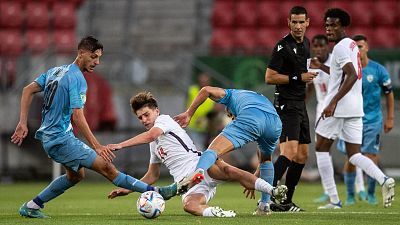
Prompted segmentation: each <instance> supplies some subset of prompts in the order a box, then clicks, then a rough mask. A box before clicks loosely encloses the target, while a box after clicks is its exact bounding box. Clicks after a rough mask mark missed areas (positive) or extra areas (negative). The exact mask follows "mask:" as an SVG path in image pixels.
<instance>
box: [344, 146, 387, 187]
mask: <svg viewBox="0 0 400 225" xmlns="http://www.w3.org/2000/svg"><path fill="white" fill-rule="evenodd" d="M349 161H350V163H351V164H353V165H355V166H357V167H360V168H361V169H362V170H363V171H364V172H365V173H366V174H368V175H369V176H370V177H372V178H374V179H375V180H376V181H378V183H379V184H380V185H382V184H383V182H385V177H386V176H385V174H384V173H383V172H382V171H381V170H380V169H379V168H378V166H376V165H375V163H374V162H373V161H372V160H371V159H370V158H368V157H366V156H364V155H362V154H361V153H356V154H354V155H352V156H351V157H350V159H349Z"/></svg>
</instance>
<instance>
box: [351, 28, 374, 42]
mask: <svg viewBox="0 0 400 225" xmlns="http://www.w3.org/2000/svg"><path fill="white" fill-rule="evenodd" d="M348 34H349V35H350V37H353V36H354V35H359V34H362V35H364V36H365V37H366V38H367V39H368V41H372V39H373V37H374V36H375V31H374V29H373V28H371V27H366V26H357V27H351V29H349V32H348Z"/></svg>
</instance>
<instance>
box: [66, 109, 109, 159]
mask: <svg viewBox="0 0 400 225" xmlns="http://www.w3.org/2000/svg"><path fill="white" fill-rule="evenodd" d="M72 117H73V121H74V124H75V125H76V126H77V127H78V129H79V130H80V132H81V133H82V134H83V136H84V137H85V139H86V140H87V141H88V142H89V145H91V146H92V148H93V149H94V150H95V151H96V153H97V154H98V155H100V156H101V157H102V158H103V159H104V160H106V161H107V162H111V161H112V160H113V159H114V158H115V155H114V153H113V152H112V151H111V149H109V148H107V147H106V146H103V145H101V144H100V143H99V141H97V139H96V137H95V136H94V135H93V133H92V131H91V130H90V128H89V125H88V123H87V121H86V118H85V115H84V113H83V109H82V108H76V109H73V114H72Z"/></svg>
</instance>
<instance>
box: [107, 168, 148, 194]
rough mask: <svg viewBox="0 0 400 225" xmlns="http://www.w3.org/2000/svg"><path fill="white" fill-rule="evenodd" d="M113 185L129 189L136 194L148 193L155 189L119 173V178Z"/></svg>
mask: <svg viewBox="0 0 400 225" xmlns="http://www.w3.org/2000/svg"><path fill="white" fill-rule="evenodd" d="M112 183H113V184H114V185H116V186H118V187H122V188H125V189H129V190H131V191H136V192H140V193H143V192H146V191H154V187H152V186H150V185H148V184H146V183H144V182H142V181H140V180H138V179H135V178H133V177H131V176H129V175H126V174H124V173H122V172H119V173H118V176H117V177H116V178H115V179H114V180H113V181H112Z"/></svg>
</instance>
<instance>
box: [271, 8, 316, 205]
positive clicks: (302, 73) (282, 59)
mask: <svg viewBox="0 0 400 225" xmlns="http://www.w3.org/2000/svg"><path fill="white" fill-rule="evenodd" d="M287 20H288V27H289V28H290V33H289V34H287V35H286V36H285V37H283V38H282V39H281V40H279V41H278V43H277V44H276V45H275V48H274V50H273V53H272V57H271V61H270V62H269V65H268V68H267V71H266V73H265V81H266V83H267V84H275V85H276V88H275V100H274V105H275V109H276V111H277V112H278V114H279V117H280V119H281V120H282V134H281V136H280V144H279V149H280V151H281V153H280V155H279V157H278V158H277V159H276V161H275V163H274V169H275V175H274V185H276V184H277V183H278V181H280V180H281V178H282V176H283V175H284V173H285V172H286V170H287V173H286V182H285V184H286V186H287V187H288V195H287V199H286V201H285V202H283V203H279V202H276V203H273V204H271V209H272V210H273V211H292V212H299V211H303V209H301V208H300V207H299V206H297V205H296V204H294V203H293V201H292V198H293V195H294V191H295V189H296V186H297V184H298V183H299V180H300V177H301V173H302V171H303V169H304V165H305V163H306V161H307V159H308V144H309V143H310V142H311V138H310V125H309V120H308V114H307V108H306V103H305V94H306V83H307V82H311V81H312V80H313V79H314V77H315V76H316V74H315V73H312V72H307V60H308V59H309V58H310V42H309V40H308V39H307V37H305V36H304V35H305V32H306V29H307V27H308V25H309V23H310V18H309V17H308V15H307V10H306V9H305V8H303V7H301V6H295V7H293V8H292V9H291V10H290V13H289V18H288V19H287ZM265 38H268V37H265Z"/></svg>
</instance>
